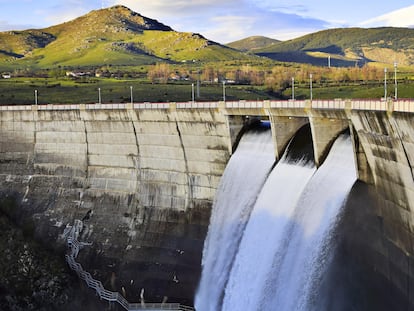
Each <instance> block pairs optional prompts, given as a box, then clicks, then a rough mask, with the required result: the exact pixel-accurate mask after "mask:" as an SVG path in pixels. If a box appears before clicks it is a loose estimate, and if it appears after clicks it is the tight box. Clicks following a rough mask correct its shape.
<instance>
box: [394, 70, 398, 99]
mask: <svg viewBox="0 0 414 311" xmlns="http://www.w3.org/2000/svg"><path fill="white" fill-rule="evenodd" d="M394 87H395V90H394V96H395V100H397V99H398V84H397V62H394Z"/></svg>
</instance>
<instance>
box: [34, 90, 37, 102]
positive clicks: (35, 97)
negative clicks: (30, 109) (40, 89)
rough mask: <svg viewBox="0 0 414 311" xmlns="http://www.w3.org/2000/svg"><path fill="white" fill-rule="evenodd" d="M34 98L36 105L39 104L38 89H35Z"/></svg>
mask: <svg viewBox="0 0 414 311" xmlns="http://www.w3.org/2000/svg"><path fill="white" fill-rule="evenodd" d="M34 100H35V105H37V90H35V91H34Z"/></svg>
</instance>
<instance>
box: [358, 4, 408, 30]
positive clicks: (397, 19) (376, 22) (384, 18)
mask: <svg viewBox="0 0 414 311" xmlns="http://www.w3.org/2000/svg"><path fill="white" fill-rule="evenodd" d="M413 16H414V5H412V6H408V7H405V8H402V9H399V10H396V11H392V12H390V13H387V14H384V15H381V16H378V17H375V18H372V19H369V20H367V21H365V22H362V23H361V24H360V25H361V26H365V27H379V26H390V27H414V21H413Z"/></svg>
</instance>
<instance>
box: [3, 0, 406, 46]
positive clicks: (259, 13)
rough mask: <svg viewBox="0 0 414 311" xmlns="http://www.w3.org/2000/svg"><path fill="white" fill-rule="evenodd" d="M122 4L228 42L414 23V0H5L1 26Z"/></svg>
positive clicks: (48, 22)
mask: <svg viewBox="0 0 414 311" xmlns="http://www.w3.org/2000/svg"><path fill="white" fill-rule="evenodd" d="M116 4H122V5H125V6H127V7H129V8H130V9H131V10H133V11H135V12H137V13H139V14H141V15H143V16H146V17H149V18H152V19H156V20H158V21H159V22H161V23H163V24H165V25H168V26H170V27H171V28H173V29H174V30H176V31H184V32H194V33H200V34H201V35H203V36H204V37H206V38H208V39H210V40H213V41H216V42H219V43H222V44H225V43H229V42H233V41H236V40H240V39H244V38H246V37H249V36H256V35H260V36H266V37H270V38H273V39H278V40H288V39H293V38H297V37H300V36H302V35H305V34H308V33H312V32H316V31H320V30H324V29H330V28H338V27H364V28H368V27H382V26H394V27H410V28H414V2H413V0H393V1H381V3H380V1H379V0H346V1H344V0H342V1H338V2H335V1H332V0H175V1H174V0H13V1H10V0H0V31H8V30H22V29H29V28H44V27H48V26H52V25H56V24H60V23H63V22H66V21H69V20H72V19H74V18H76V17H79V16H81V15H84V14H86V13H88V12H90V11H91V10H96V9H101V8H103V7H104V8H106V7H110V6H113V5H116Z"/></svg>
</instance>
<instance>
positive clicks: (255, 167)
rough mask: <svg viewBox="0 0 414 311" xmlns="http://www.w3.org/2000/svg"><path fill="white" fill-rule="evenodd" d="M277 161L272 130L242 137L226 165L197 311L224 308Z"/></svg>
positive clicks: (211, 225) (209, 241) (216, 199)
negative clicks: (236, 265)
mask: <svg viewBox="0 0 414 311" xmlns="http://www.w3.org/2000/svg"><path fill="white" fill-rule="evenodd" d="M274 161H275V157H274V148H273V143H272V137H271V131H270V130H267V131H265V132H260V133H258V132H248V133H246V134H245V135H243V137H242V139H241V141H240V143H239V146H238V148H237V150H236V152H235V153H234V154H233V155H232V157H231V159H230V161H229V163H228V164H227V166H226V169H225V172H224V174H223V176H222V178H221V181H220V185H219V188H218V190H217V195H216V198H215V202H214V204H213V211H212V217H211V219H210V225H209V230H208V234H207V238H206V242H205V244H204V251H203V263H202V265H203V271H202V276H201V281H200V284H199V289H198V293H197V296H196V301H195V304H196V308H197V310H204V311H217V310H219V309H220V308H221V307H220V306H221V304H222V299H223V292H224V287H225V286H226V283H227V280H228V275H229V273H230V268H231V265H232V263H233V260H234V256H235V254H236V252H237V249H238V247H239V242H240V239H241V236H242V233H243V231H244V228H245V226H246V223H247V221H248V219H249V216H250V213H251V210H252V208H253V205H254V203H255V201H256V199H257V196H258V194H259V192H260V190H261V188H262V186H263V184H264V182H265V180H266V178H267V176H268V174H269V172H270V170H271V168H272V166H273V164H274Z"/></svg>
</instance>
